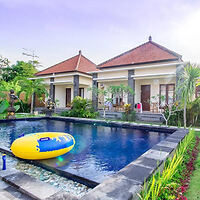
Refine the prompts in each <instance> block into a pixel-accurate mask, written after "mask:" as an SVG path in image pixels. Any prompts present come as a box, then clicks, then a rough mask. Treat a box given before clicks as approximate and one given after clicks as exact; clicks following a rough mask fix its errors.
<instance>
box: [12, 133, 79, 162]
mask: <svg viewBox="0 0 200 200" xmlns="http://www.w3.org/2000/svg"><path fill="white" fill-rule="evenodd" d="M74 145H75V140H74V138H73V136H72V135H70V134H68V133H58V132H44V133H33V134H28V135H25V136H23V137H21V138H18V139H16V140H15V141H14V142H13V143H12V145H11V151H12V152H13V154H14V155H15V156H17V157H19V158H23V159H28V160H38V159H48V158H54V157H57V156H60V155H63V154H65V153H67V152H69V151H70V150H71V149H72V148H73V147H74Z"/></svg>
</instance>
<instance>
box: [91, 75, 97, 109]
mask: <svg viewBox="0 0 200 200" xmlns="http://www.w3.org/2000/svg"><path fill="white" fill-rule="evenodd" d="M97 77H98V74H97V73H94V74H92V88H98V82H97V80H94V79H95V78H97ZM92 105H93V108H94V109H95V111H97V110H98V96H97V94H95V93H94V92H92Z"/></svg>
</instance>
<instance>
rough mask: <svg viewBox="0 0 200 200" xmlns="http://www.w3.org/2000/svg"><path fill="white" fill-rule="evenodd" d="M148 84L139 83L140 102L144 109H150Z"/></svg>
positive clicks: (149, 88)
mask: <svg viewBox="0 0 200 200" xmlns="http://www.w3.org/2000/svg"><path fill="white" fill-rule="evenodd" d="M150 90H151V86H150V85H141V103H142V109H143V110H144V111H150V93H151V92H150Z"/></svg>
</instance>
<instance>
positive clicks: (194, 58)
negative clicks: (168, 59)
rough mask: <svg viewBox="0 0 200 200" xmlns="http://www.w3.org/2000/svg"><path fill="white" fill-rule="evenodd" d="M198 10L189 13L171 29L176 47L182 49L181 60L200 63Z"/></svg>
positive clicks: (199, 19) (199, 20)
mask: <svg viewBox="0 0 200 200" xmlns="http://www.w3.org/2000/svg"><path fill="white" fill-rule="evenodd" d="M199 22H200V9H198V10H196V11H194V12H192V13H189V14H188V15H187V16H186V17H185V18H183V19H182V20H181V21H180V22H179V23H178V24H176V25H175V26H174V27H173V31H172V34H173V35H174V36H175V38H176V44H175V45H176V46H177V47H178V48H180V49H182V52H183V58H184V59H186V60H189V61H191V62H195V63H196V62H198V63H200V25H199Z"/></svg>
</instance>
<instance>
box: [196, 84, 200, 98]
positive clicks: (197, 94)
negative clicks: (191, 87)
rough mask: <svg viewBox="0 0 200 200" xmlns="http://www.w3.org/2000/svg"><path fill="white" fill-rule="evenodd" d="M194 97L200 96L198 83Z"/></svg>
mask: <svg viewBox="0 0 200 200" xmlns="http://www.w3.org/2000/svg"><path fill="white" fill-rule="evenodd" d="M195 97H196V98H197V97H200V85H199V86H197V87H196V93H195Z"/></svg>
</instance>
